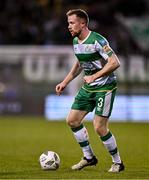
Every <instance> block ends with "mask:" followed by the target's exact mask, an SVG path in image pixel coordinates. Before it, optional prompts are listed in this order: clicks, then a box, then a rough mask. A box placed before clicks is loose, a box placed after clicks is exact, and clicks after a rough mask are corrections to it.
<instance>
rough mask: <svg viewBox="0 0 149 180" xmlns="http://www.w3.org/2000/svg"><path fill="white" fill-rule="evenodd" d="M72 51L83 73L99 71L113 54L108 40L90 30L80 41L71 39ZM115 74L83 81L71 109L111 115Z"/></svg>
mask: <svg viewBox="0 0 149 180" xmlns="http://www.w3.org/2000/svg"><path fill="white" fill-rule="evenodd" d="M73 48H74V53H75V55H76V57H77V59H78V61H79V62H80V65H81V67H82V68H83V70H84V74H85V75H92V74H94V73H96V72H98V71H100V70H101V69H102V68H103V67H104V66H105V64H106V63H107V59H108V57H110V56H111V55H112V54H113V50H112V49H111V48H110V46H109V43H108V41H107V40H106V39H105V38H104V37H103V36H101V35H100V34H98V33H96V32H93V31H90V33H89V35H88V36H87V37H86V39H84V41H83V42H82V43H78V38H77V37H75V38H74V39H73ZM116 88H117V86H116V76H115V75H114V73H111V74H109V75H107V76H103V77H100V78H98V79H96V80H95V81H94V82H92V83H89V84H87V83H84V85H83V86H82V88H81V89H80V91H79V92H78V93H77V95H76V97H75V101H74V103H73V104H72V109H77V110H83V111H88V112H90V111H93V109H94V108H95V114H97V115H99V116H105V117H109V116H110V115H111V111H112V107H113V102H114V98H115V93H116Z"/></svg>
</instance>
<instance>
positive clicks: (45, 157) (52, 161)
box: [39, 151, 60, 170]
mask: <svg viewBox="0 0 149 180" xmlns="http://www.w3.org/2000/svg"><path fill="white" fill-rule="evenodd" d="M39 163H40V166H41V169H43V170H56V169H58V168H59V166H60V158H59V155H58V154H57V153H56V152H54V151H46V152H44V153H42V154H41V155H40V157H39Z"/></svg>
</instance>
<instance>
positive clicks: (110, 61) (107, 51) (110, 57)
mask: <svg viewBox="0 0 149 180" xmlns="http://www.w3.org/2000/svg"><path fill="white" fill-rule="evenodd" d="M102 51H103V56H104V57H105V59H106V60H107V63H106V64H105V66H104V67H103V68H102V69H101V70H100V71H98V72H97V73H95V74H93V75H90V76H84V81H85V82H86V83H91V82H93V81H95V80H96V79H98V78H100V77H103V76H107V75H109V74H110V73H112V72H113V71H115V70H116V69H117V68H118V67H119V66H120V61H119V59H118V57H117V55H116V54H115V53H114V52H113V50H112V49H111V48H110V46H109V45H108V44H106V45H105V46H103V47H102Z"/></svg>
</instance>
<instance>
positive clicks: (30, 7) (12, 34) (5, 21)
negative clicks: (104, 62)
mask: <svg viewBox="0 0 149 180" xmlns="http://www.w3.org/2000/svg"><path fill="white" fill-rule="evenodd" d="M74 8H82V9H84V10H86V11H87V12H88V14H89V17H90V28H91V29H92V30H94V31H97V32H99V33H101V34H102V35H104V36H105V37H106V38H107V39H108V40H109V41H110V42H111V43H112V47H113V48H114V49H115V50H116V51H119V52H120V53H121V51H122V52H125V51H124V50H125V49H126V51H130V48H128V47H129V46H127V44H128V43H131V51H133V50H136V49H137V48H138V47H137V43H136V42H135V41H134V40H133V38H132V37H131V36H130V35H129V33H128V32H127V30H125V28H123V26H122V25H121V23H119V21H118V20H117V17H120V16H123V17H126V18H129V17H141V16H148V15H149V14H148V13H149V1H148V0H75V1H74V0H27V1H24V0H5V1H0V45H53V44H57V45H62V44H64V45H67V44H71V42H72V38H71V36H70V34H69V32H68V30H67V19H66V16H65V14H66V12H67V11H68V10H69V9H74Z"/></svg>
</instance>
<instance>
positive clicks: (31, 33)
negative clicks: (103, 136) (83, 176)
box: [0, 0, 149, 121]
mask: <svg viewBox="0 0 149 180" xmlns="http://www.w3.org/2000/svg"><path fill="white" fill-rule="evenodd" d="M73 8H83V9H85V10H86V11H87V12H88V14H89V17H90V28H91V29H92V30H93V31H97V32H99V33H101V34H102V35H104V36H105V37H106V38H107V39H108V40H109V42H110V44H111V46H112V48H113V49H114V50H115V52H116V53H117V54H118V56H119V58H120V61H121V67H120V69H119V70H118V71H117V74H118V81H119V89H118V95H117V98H116V101H115V106H114V112H113V115H112V117H111V119H112V120H125V121H127V120H137V121H140V120H143V121H148V120H149V112H148V111H149V110H148V109H149V48H148V47H149V21H148V19H149V1H148V0H135V1H130V0H106V1H104V0H94V1H93V0H86V1H83V0H75V1H72V0H67V1H64V0H29V1H24V0H19V1H18V0H5V1H0V115H12V116H13V115H43V116H45V117H46V118H47V119H49V120H50V119H52V120H53V119H60V118H61V119H63V118H65V115H66V114H67V111H68V109H69V107H70V102H71V101H72V96H73V95H74V94H75V92H76V90H77V89H78V87H79V86H80V85H81V83H82V82H81V79H80V78H77V79H76V80H75V81H74V82H72V83H71V85H70V86H69V87H68V88H67V89H66V90H65V92H64V95H65V96H62V97H58V98H59V99H57V97H55V85H56V84H57V83H59V82H60V81H61V80H62V79H63V78H64V77H65V75H66V74H67V72H68V71H69V68H70V67H71V65H72V63H73V62H74V61H75V57H74V55H73V51H72V38H71V36H70V34H69V32H68V30H67V19H66V17H65V13H66V12H67V11H68V10H69V9H73ZM89 119H90V117H89Z"/></svg>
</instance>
